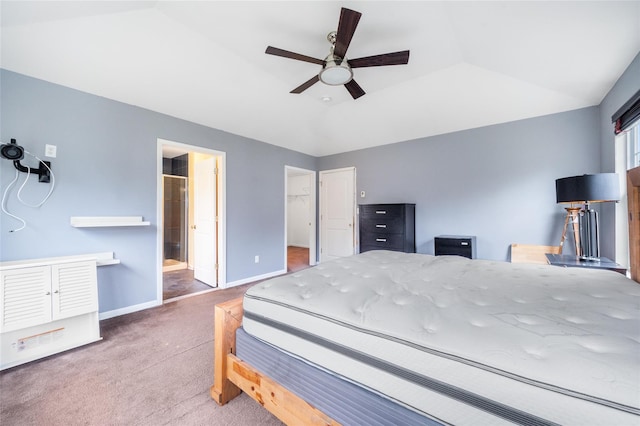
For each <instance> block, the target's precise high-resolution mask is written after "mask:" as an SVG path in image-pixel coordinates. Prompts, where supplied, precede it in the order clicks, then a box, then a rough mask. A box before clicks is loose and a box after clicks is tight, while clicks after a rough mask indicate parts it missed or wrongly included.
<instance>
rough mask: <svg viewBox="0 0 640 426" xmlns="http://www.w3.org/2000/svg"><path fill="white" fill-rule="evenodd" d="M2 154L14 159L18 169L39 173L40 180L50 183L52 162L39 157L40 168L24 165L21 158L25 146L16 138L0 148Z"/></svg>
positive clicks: (4, 156) (8, 158) (24, 171)
mask: <svg viewBox="0 0 640 426" xmlns="http://www.w3.org/2000/svg"><path fill="white" fill-rule="evenodd" d="M0 155H1V156H2V158H6V159H7V160H13V165H14V167H15V168H16V169H18V170H19V171H21V172H23V173H33V174H35V175H38V182H44V183H48V182H49V181H50V179H51V172H50V170H49V169H50V168H51V162H50V161H42V160H40V159H39V158H38V160H39V163H38V168H37V169H34V168H32V167H27V166H23V165H22V164H20V160H22V159H23V158H24V148H23V147H21V146H20V145H18V144H17V142H16V140H15V139H11V143H9V144H4V145H2V147H1V148H0Z"/></svg>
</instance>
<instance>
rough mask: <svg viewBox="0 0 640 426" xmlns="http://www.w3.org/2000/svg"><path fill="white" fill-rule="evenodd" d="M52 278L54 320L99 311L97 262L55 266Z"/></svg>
mask: <svg viewBox="0 0 640 426" xmlns="http://www.w3.org/2000/svg"><path fill="white" fill-rule="evenodd" d="M51 277H52V278H51V279H52V283H51V288H52V293H53V294H52V295H53V298H52V305H53V319H54V320H58V319H62V318H69V317H73V316H76V315H82V314H86V313H89V312H95V311H97V310H98V284H97V283H98V279H97V273H96V262H95V261H82V262H74V263H61V264H57V265H53V266H52V267H51Z"/></svg>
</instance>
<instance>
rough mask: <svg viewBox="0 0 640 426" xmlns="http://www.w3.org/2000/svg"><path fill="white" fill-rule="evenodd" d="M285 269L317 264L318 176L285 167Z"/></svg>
mask: <svg viewBox="0 0 640 426" xmlns="http://www.w3.org/2000/svg"><path fill="white" fill-rule="evenodd" d="M285 194H286V197H285V234H286V235H285V262H286V264H285V268H286V270H287V272H292V271H297V270H300V269H304V268H308V267H309V266H313V265H315V264H316V172H314V171H312V170H305V169H300V168H297V167H291V166H285Z"/></svg>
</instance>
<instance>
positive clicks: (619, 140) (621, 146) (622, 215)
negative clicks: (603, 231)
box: [614, 132, 629, 268]
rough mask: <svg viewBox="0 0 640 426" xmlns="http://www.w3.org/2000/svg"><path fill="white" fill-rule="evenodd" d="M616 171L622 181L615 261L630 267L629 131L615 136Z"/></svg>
mask: <svg viewBox="0 0 640 426" xmlns="http://www.w3.org/2000/svg"><path fill="white" fill-rule="evenodd" d="M614 151H615V172H616V173H617V174H618V178H619V182H620V201H618V202H617V203H615V207H614V208H615V216H614V217H615V219H614V250H615V251H614V261H615V262H616V263H619V264H620V265H622V266H624V267H625V268H628V267H629V220H628V215H629V207H628V206H629V203H628V201H627V166H628V164H629V163H628V153H629V147H628V136H627V132H623V133H620V134H618V135H616V137H615V150H614Z"/></svg>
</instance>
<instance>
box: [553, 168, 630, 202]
mask: <svg viewBox="0 0 640 426" xmlns="http://www.w3.org/2000/svg"><path fill="white" fill-rule="evenodd" d="M619 199H620V184H619V180H618V175H617V174H616V173H598V174H595V175H582V176H571V177H566V178H562V179H556V202H558V203H586V202H589V203H597V202H604V201H618V200H619Z"/></svg>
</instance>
